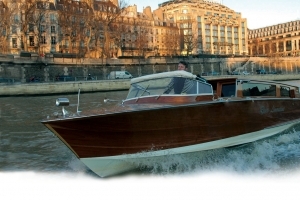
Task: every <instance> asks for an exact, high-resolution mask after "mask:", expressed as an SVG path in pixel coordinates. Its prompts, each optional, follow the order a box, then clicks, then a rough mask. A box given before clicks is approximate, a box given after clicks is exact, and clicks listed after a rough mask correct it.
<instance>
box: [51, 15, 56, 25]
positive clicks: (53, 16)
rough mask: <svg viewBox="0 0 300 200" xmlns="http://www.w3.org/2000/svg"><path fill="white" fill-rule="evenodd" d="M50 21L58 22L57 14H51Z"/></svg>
mask: <svg viewBox="0 0 300 200" xmlns="http://www.w3.org/2000/svg"><path fill="white" fill-rule="evenodd" d="M50 21H51V23H55V22H56V16H55V15H54V14H50Z"/></svg>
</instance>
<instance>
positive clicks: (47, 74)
mask: <svg viewBox="0 0 300 200" xmlns="http://www.w3.org/2000/svg"><path fill="white" fill-rule="evenodd" d="M44 77H45V80H44V81H45V82H49V81H50V79H49V67H45V68H44Z"/></svg>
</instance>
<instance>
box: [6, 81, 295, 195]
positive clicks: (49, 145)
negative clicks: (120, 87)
mask: <svg viewBox="0 0 300 200" xmlns="http://www.w3.org/2000/svg"><path fill="white" fill-rule="evenodd" d="M291 83H293V84H297V85H298V84H299V83H300V82H298V81H293V82H291ZM126 94H127V91H118V92H105V93H84V94H81V95H80V104H79V105H80V107H79V109H80V110H84V109H92V108H95V107H103V108H106V107H110V106H117V105H118V104H119V103H120V102H121V100H122V99H124V98H125V97H126ZM58 97H67V98H69V99H70V106H69V107H67V109H68V111H70V112H76V110H77V100H78V96H77V94H72V95H51V96H30V97H29V96H28V97H2V98H0V182H1V183H0V188H1V191H2V192H1V193H2V195H1V194H0V195H1V196H3V195H4V197H6V198H2V197H1V199H54V198H57V199H63V198H66V199H71V198H72V199H87V198H91V199H100V198H103V196H105V198H104V199H121V198H124V199H154V198H156V199H200V198H201V197H204V198H205V199H260V198H262V197H264V198H267V199H277V198H278V199H283V198H285V199H299V197H298V195H297V194H296V192H297V191H298V189H299V182H300V173H299V172H300V126H295V127H293V128H292V129H290V130H288V131H285V132H283V133H281V134H278V135H276V136H274V137H272V138H268V139H265V140H261V141H257V142H254V143H251V144H248V145H244V146H240V147H235V148H224V149H217V150H212V151H206V152H200V153H193V154H186V155H181V156H179V155H173V156H169V157H165V158H164V159H163V160H150V161H149V162H147V163H139V164H140V166H141V168H140V169H138V170H136V171H134V172H130V173H126V174H123V175H119V176H114V177H111V178H105V179H102V178H99V177H98V176H96V175H95V174H94V173H93V172H91V171H90V170H89V169H88V168H87V167H86V166H85V165H84V164H82V163H81V161H79V160H78V159H77V157H76V156H75V155H74V154H73V153H72V152H71V151H70V150H69V149H68V148H67V147H66V146H65V145H64V144H63V143H62V142H61V141H60V140H59V139H58V138H57V137H56V136H54V134H53V133H52V132H51V131H49V130H48V129H47V128H46V127H45V126H43V125H42V124H41V123H40V120H42V119H45V118H47V116H51V115H54V114H55V113H57V112H61V110H60V108H59V107H56V106H55V100H56V99H57V98H58ZM105 97H106V98H109V99H111V100H114V101H110V102H109V103H104V102H103V100H104V98H105ZM99 128H101V127H99Z"/></svg>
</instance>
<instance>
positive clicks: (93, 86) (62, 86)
mask: <svg viewBox="0 0 300 200" xmlns="http://www.w3.org/2000/svg"><path fill="white" fill-rule="evenodd" d="M222 77H239V78H241V77H242V78H245V79H259V80H273V81H287V80H300V74H284V75H270V74H269V75H250V76H222ZM204 78H206V79H215V78H220V76H207V77H204ZM129 87H130V80H128V79H127V80H98V81H76V82H71V81H70V82H49V83H27V84H12V85H1V90H0V96H22V95H52V94H67V93H77V92H78V90H79V89H80V91H81V92H105V91H118V90H128V89H129Z"/></svg>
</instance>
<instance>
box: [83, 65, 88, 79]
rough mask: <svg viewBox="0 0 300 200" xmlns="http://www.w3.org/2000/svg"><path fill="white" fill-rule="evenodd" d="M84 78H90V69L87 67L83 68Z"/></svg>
mask: <svg viewBox="0 0 300 200" xmlns="http://www.w3.org/2000/svg"><path fill="white" fill-rule="evenodd" d="M82 71H83V76H84V77H87V76H88V69H87V68H86V67H84V68H83V70H82Z"/></svg>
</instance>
